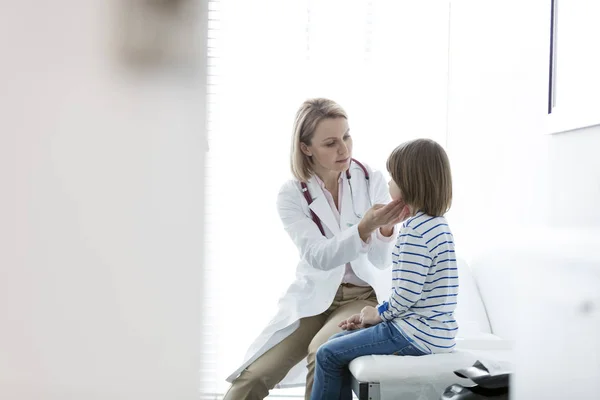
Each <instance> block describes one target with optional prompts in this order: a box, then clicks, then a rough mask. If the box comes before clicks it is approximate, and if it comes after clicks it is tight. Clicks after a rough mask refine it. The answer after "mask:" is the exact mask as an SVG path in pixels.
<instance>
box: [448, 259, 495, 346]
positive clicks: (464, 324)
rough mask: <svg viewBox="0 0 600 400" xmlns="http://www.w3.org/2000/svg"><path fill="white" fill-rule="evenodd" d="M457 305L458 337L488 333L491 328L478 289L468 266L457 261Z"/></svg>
mask: <svg viewBox="0 0 600 400" xmlns="http://www.w3.org/2000/svg"><path fill="white" fill-rule="evenodd" d="M458 278H459V288H458V296H457V297H458V299H457V302H458V305H457V307H456V311H455V313H454V316H455V318H456V321H457V322H458V329H459V331H458V336H460V337H464V338H468V337H472V336H476V335H478V334H479V333H481V332H486V333H490V332H491V328H490V324H489V321H488V317H487V313H486V311H485V306H484V303H483V301H482V298H481V296H480V294H479V288H478V286H477V283H476V282H475V278H474V277H473V273H472V272H471V268H470V267H469V264H467V263H466V262H465V261H464V260H462V259H460V258H459V259H458Z"/></svg>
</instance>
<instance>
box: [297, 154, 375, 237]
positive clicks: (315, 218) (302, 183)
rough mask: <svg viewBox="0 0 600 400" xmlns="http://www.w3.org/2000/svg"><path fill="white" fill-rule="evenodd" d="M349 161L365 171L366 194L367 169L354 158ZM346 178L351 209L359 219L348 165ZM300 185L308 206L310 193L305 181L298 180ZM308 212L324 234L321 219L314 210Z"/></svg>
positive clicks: (368, 181)
mask: <svg viewBox="0 0 600 400" xmlns="http://www.w3.org/2000/svg"><path fill="white" fill-rule="evenodd" d="M351 162H355V163H356V165H358V166H359V167H360V168H361V169H362V170H363V172H364V173H365V179H366V180H367V194H368V193H369V188H370V184H371V181H370V176H369V171H367V168H366V167H365V166H364V165H362V164H361V163H360V162H358V161H357V160H355V159H354V158H353V159H352V160H351ZM346 179H348V186H350V199H351V200H352V211H353V212H354V215H355V216H356V218H358V219H361V218H362V215H360V214H358V213H357V212H356V209H355V208H354V192H352V183H351V179H352V176H351V175H350V167H348V169H347V170H346ZM300 186H301V187H302V193H303V194H304V198H305V199H306V202H307V203H308V205H309V206H310V204H311V203H312V202H313V199H312V197H311V195H310V192H309V191H308V186H306V183H305V182H300ZM368 197H369V207H372V206H373V204H372V203H371V196H368ZM310 213H311V215H312V220H313V221H314V223H315V224H317V226H318V227H319V230H320V231H321V233H322V234H323V236H325V230H324V229H323V225H322V224H321V220H320V219H319V217H318V216H317V214H315V212H314V211H313V210H310Z"/></svg>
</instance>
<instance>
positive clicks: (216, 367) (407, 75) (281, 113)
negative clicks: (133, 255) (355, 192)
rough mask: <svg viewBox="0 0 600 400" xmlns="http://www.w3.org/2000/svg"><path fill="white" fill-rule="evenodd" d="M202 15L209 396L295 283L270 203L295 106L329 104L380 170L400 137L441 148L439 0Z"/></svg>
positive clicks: (288, 5)
mask: <svg viewBox="0 0 600 400" xmlns="http://www.w3.org/2000/svg"><path fill="white" fill-rule="evenodd" d="M422 3H423V4H422ZM209 10H210V11H209V43H208V49H209V50H208V51H209V78H208V80H209V99H208V103H209V110H208V115H209V117H208V118H209V126H208V135H209V153H208V157H207V169H206V171H207V177H206V180H207V186H206V196H207V202H206V210H207V217H206V220H207V225H206V246H205V248H206V250H207V255H206V263H205V264H206V266H207V268H208V270H207V273H206V276H207V280H206V282H205V286H206V290H205V293H206V296H207V298H206V299H205V304H208V310H207V314H206V315H207V320H206V324H205V336H204V337H203V338H202V344H203V346H204V365H203V367H202V371H201V375H202V383H203V388H202V390H203V391H204V392H205V393H210V394H211V395H210V396H212V398H219V396H220V395H222V394H223V393H224V392H225V391H226V389H227V387H228V384H227V383H226V382H225V378H226V376H227V375H228V374H229V373H231V372H232V371H233V370H235V369H236V368H237V367H238V366H239V365H240V364H241V363H242V360H243V356H244V354H245V352H246V350H247V348H248V346H249V345H250V343H251V342H252V341H253V340H254V339H255V337H256V336H257V335H258V334H259V333H260V332H261V331H262V329H263V328H264V327H265V326H266V324H267V323H268V321H269V320H270V319H271V318H272V317H273V316H274V313H275V311H276V309H277V300H278V298H279V296H280V295H281V294H282V293H283V292H284V291H285V290H286V289H287V286H288V285H289V284H290V283H291V282H292V281H293V279H294V275H295V268H296V263H297V261H298V252H297V250H296V248H295V247H294V246H293V244H292V242H291V240H290V239H289V237H288V236H287V234H286V233H285V232H284V230H283V228H282V225H281V222H280V221H279V218H278V215H277V211H276V208H275V201H276V197H277V193H278V191H279V188H280V186H281V185H282V184H283V183H284V182H285V181H286V180H287V179H290V178H291V173H290V172H289V148H290V140H291V133H292V124H293V119H294V115H295V112H296V110H297V108H298V107H299V106H300V104H301V103H302V101H304V100H305V99H306V98H309V97H328V98H331V99H333V100H335V101H337V102H338V103H339V104H341V105H342V106H343V107H344V108H345V109H346V111H347V112H348V115H349V123H350V129H351V134H352V136H353V139H354V157H355V158H357V159H358V160H360V161H363V162H366V163H368V164H370V165H371V166H372V167H375V168H377V169H381V170H384V171H385V161H386V159H387V156H388V155H389V153H390V152H391V150H393V148H394V147H396V146H397V145H398V144H400V143H401V142H403V141H405V140H409V139H412V138H416V137H429V138H432V139H435V140H437V141H439V142H440V143H442V144H444V143H445V137H446V112H447V94H446V91H447V83H448V82H447V77H448V30H449V29H448V28H449V26H448V24H449V22H448V21H449V4H448V1H442V0H440V1H434V2H427V3H426V4H425V3H424V2H414V1H411V2H404V1H400V2H399V1H396V0H356V1H346V0H286V1H278V0H255V1H246V0H222V1H217V0H214V1H210V2H209ZM293 393H303V391H302V390H298V391H296V392H293Z"/></svg>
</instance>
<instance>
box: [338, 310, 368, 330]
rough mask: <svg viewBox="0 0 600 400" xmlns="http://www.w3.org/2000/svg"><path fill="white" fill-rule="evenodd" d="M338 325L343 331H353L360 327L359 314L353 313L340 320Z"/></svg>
mask: <svg viewBox="0 0 600 400" xmlns="http://www.w3.org/2000/svg"><path fill="white" fill-rule="evenodd" d="M338 326H339V327H340V328H342V329H343V330H345V331H353V330H356V329H360V328H362V325H361V323H360V314H354V315H353V316H351V317H350V318H348V319H345V320H343V321H342V322H340V323H339V325H338Z"/></svg>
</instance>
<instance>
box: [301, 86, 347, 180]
mask: <svg viewBox="0 0 600 400" xmlns="http://www.w3.org/2000/svg"><path fill="white" fill-rule="evenodd" d="M328 118H345V119H348V116H347V115H346V111H344V109H343V108H342V107H341V106H340V105H339V104H337V103H336V102H335V101H333V100H329V99H324V98H315V99H308V100H306V101H305V102H304V103H302V105H301V106H300V109H298V112H297V113H296V119H295V121H294V132H293V135H292V150H291V157H290V164H291V168H292V174H293V175H294V177H295V178H296V179H297V180H299V181H300V182H307V181H308V180H309V179H310V178H311V177H312V176H313V175H314V170H313V161H312V159H311V157H309V156H307V155H305V154H304V153H303V152H302V149H301V148H300V144H301V143H304V144H305V145H307V146H310V145H311V141H312V138H313V136H314V134H315V130H316V129H317V125H319V122H321V121H323V120H324V119H328Z"/></svg>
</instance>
